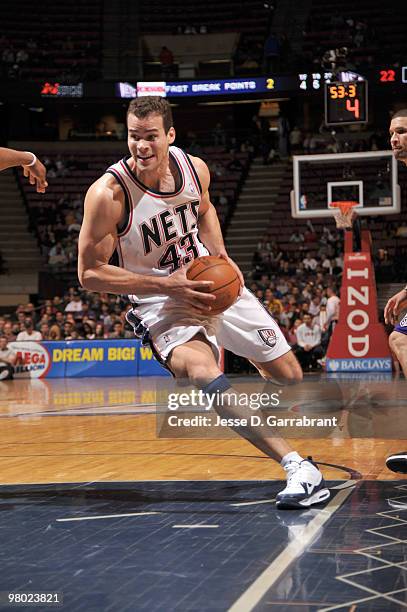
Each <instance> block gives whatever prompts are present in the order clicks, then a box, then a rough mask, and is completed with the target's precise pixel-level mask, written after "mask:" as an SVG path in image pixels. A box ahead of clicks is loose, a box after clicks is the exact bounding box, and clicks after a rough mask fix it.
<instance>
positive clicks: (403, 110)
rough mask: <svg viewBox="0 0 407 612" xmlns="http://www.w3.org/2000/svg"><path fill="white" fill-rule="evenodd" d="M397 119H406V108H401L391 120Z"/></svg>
mask: <svg viewBox="0 0 407 612" xmlns="http://www.w3.org/2000/svg"><path fill="white" fill-rule="evenodd" d="M397 117H407V108H401V109H400V110H398V111H397V112H396V113H394V115H393V116H392V119H397Z"/></svg>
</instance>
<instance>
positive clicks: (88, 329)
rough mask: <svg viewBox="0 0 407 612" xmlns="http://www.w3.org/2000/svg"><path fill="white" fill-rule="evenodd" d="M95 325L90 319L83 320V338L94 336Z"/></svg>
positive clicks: (92, 338) (88, 338)
mask: <svg viewBox="0 0 407 612" xmlns="http://www.w3.org/2000/svg"><path fill="white" fill-rule="evenodd" d="M95 327H96V324H95V322H94V321H91V320H90V319H88V320H87V321H85V323H84V324H83V335H84V338H85V340H94V339H95V338H96V334H95Z"/></svg>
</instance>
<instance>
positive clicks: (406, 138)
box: [389, 117, 407, 165]
mask: <svg viewBox="0 0 407 612" xmlns="http://www.w3.org/2000/svg"><path fill="white" fill-rule="evenodd" d="M389 132H390V144H391V148H392V150H393V155H394V157H395V158H396V159H398V160H399V161H401V162H403V163H405V164H406V165H407V117H396V118H395V119H393V120H392V122H391V123H390V130H389Z"/></svg>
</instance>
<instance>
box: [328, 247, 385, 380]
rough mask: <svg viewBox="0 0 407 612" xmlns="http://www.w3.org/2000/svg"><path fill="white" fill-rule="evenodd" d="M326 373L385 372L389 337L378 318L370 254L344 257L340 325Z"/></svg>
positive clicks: (334, 333) (330, 351)
mask: <svg viewBox="0 0 407 612" xmlns="http://www.w3.org/2000/svg"><path fill="white" fill-rule="evenodd" d="M326 369H327V371H328V372H386V371H387V372H388V371H391V369H392V361H391V355H390V350H389V347H388V338H387V335H386V331H385V329H384V326H383V325H382V324H381V323H379V321H378V316H377V293H376V282H375V277H374V270H373V264H372V260H371V256H370V253H369V252H368V251H367V250H366V251H364V252H360V253H347V254H346V255H345V261H344V270H343V277H342V287H341V302H340V310H339V322H338V324H337V325H336V327H335V329H334V331H333V334H332V337H331V341H330V343H329V347H328V351H327V359H326Z"/></svg>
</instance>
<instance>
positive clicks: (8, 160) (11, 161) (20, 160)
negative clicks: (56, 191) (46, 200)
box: [0, 147, 48, 193]
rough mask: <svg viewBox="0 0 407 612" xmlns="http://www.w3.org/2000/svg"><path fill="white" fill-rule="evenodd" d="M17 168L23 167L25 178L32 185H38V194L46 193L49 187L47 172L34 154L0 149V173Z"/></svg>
mask: <svg viewBox="0 0 407 612" xmlns="http://www.w3.org/2000/svg"><path fill="white" fill-rule="evenodd" d="M16 166H22V167H23V170H24V176H26V177H27V178H28V180H29V181H30V184H31V185H36V188H37V193H45V190H46V188H47V187H48V183H47V181H46V175H47V170H46V168H45V166H44V164H42V163H41V162H40V160H39V159H37V157H36V156H35V155H34V153H30V152H28V151H15V150H14V149H5V148H4V147H0V171H1V170H6V168H14V167H16Z"/></svg>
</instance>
